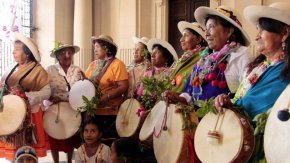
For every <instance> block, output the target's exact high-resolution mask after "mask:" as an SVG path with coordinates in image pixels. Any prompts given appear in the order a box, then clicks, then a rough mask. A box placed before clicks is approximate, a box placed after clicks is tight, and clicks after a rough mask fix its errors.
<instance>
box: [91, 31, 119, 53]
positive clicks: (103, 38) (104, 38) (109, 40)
mask: <svg viewBox="0 0 290 163" xmlns="http://www.w3.org/2000/svg"><path fill="white" fill-rule="evenodd" d="M98 40H101V41H104V42H107V43H109V44H111V45H113V46H115V47H116V49H117V48H118V46H117V44H115V43H114V41H113V38H112V37H111V36H108V35H104V34H101V35H100V36H98V37H95V36H92V37H91V43H92V44H93V45H94V44H95V42H96V41H98Z"/></svg>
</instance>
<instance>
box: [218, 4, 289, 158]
mask: <svg viewBox="0 0 290 163" xmlns="http://www.w3.org/2000/svg"><path fill="white" fill-rule="evenodd" d="M289 11H290V6H289V4H288V3H284V2H278V3H273V4H271V5H270V6H256V5H253V6H248V7H246V8H245V10H244V15H245V17H246V19H247V20H248V21H249V22H251V23H252V24H253V25H254V26H256V27H257V29H258V34H257V35H256V41H257V50H258V51H259V52H260V55H259V56H258V57H256V59H255V60H254V61H253V62H251V63H250V64H249V65H248V67H247V71H246V73H245V77H244V80H243V81H242V83H241V84H240V86H239V89H238V91H237V93H236V94H235V97H234V99H233V103H232V102H231V100H230V98H229V96H227V95H225V94H222V95H219V96H218V97H217V98H216V99H215V106H216V108H217V109H218V110H220V111H222V108H225V107H226V108H227V107H229V106H231V105H233V104H234V105H236V106H240V107H242V108H243V109H244V110H245V111H246V112H247V113H248V114H249V115H250V116H251V118H254V117H255V116H257V115H258V114H261V113H263V112H266V111H267V110H268V109H270V108H271V107H272V106H273V105H274V103H275V101H276V99H277V98H278V97H279V95H280V94H281V92H282V91H283V90H284V89H285V88H286V86H287V85H288V84H289V81H290V60H289V54H290V51H289V49H290V41H289V40H290V37H289V34H290V19H289V17H290V12H289ZM281 109H282V108H281ZM260 134H261V135H260ZM262 134H263V133H259V135H258V136H260V138H261V137H262V136H263V135H262ZM259 140H261V139H256V142H259ZM256 144H259V143H256ZM262 145H263V144H260V146H256V147H255V148H262ZM258 151H259V152H261V153H262V154H261V153H260V154H261V155H258V154H257V153H255V154H254V155H253V157H254V159H253V160H256V161H257V160H258V159H262V157H263V156H264V155H263V150H262V149H259V150H258Z"/></svg>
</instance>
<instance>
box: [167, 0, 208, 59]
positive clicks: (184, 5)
mask: <svg viewBox="0 0 290 163" xmlns="http://www.w3.org/2000/svg"><path fill="white" fill-rule="evenodd" d="M199 6H209V0H169V18H168V21H169V29H168V32H169V33H168V39H169V43H170V44H171V45H173V47H174V49H175V50H176V52H177V54H178V55H181V54H182V53H183V51H182V49H181V47H180V42H179V40H180V37H181V33H180V32H179V30H178V28H177V23H178V22H179V21H182V20H184V21H188V22H194V21H195V19H194V11H195V9H196V8H198V7H199Z"/></svg>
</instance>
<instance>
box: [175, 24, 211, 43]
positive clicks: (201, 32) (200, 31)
mask: <svg viewBox="0 0 290 163" xmlns="http://www.w3.org/2000/svg"><path fill="white" fill-rule="evenodd" d="M177 27H178V29H179V31H180V33H181V34H182V32H183V31H184V30H185V29H186V28H189V29H192V30H194V31H195V32H197V33H198V34H199V35H200V36H201V37H202V38H203V39H205V40H206V38H205V33H204V29H203V28H202V27H201V26H200V25H199V24H198V23H197V22H193V23H189V22H187V21H180V22H178V24H177Z"/></svg>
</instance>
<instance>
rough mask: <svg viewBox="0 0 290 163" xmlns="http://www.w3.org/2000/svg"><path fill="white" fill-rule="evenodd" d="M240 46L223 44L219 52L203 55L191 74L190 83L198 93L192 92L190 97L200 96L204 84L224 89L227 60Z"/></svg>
mask: <svg viewBox="0 0 290 163" xmlns="http://www.w3.org/2000/svg"><path fill="white" fill-rule="evenodd" d="M239 46H240V44H239V43H236V42H231V43H230V44H225V45H224V46H223V48H222V49H221V50H220V51H217V52H213V53H211V54H204V55H203V56H202V58H201V59H200V60H199V61H198V63H197V64H196V67H195V69H194V71H192V72H191V81H190V83H191V84H192V86H194V87H199V89H200V91H199V92H198V93H195V92H194V91H193V92H192V95H193V96H192V97H195V96H196V95H197V96H200V95H201V94H202V87H201V86H202V84H203V83H205V82H208V83H211V85H212V86H213V87H218V88H220V89H225V88H226V86H227V84H226V80H225V76H224V71H225V69H226V67H227V64H228V61H227V60H228V58H229V57H230V55H231V53H232V52H233V51H236V50H237V49H238V48H239Z"/></svg>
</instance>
